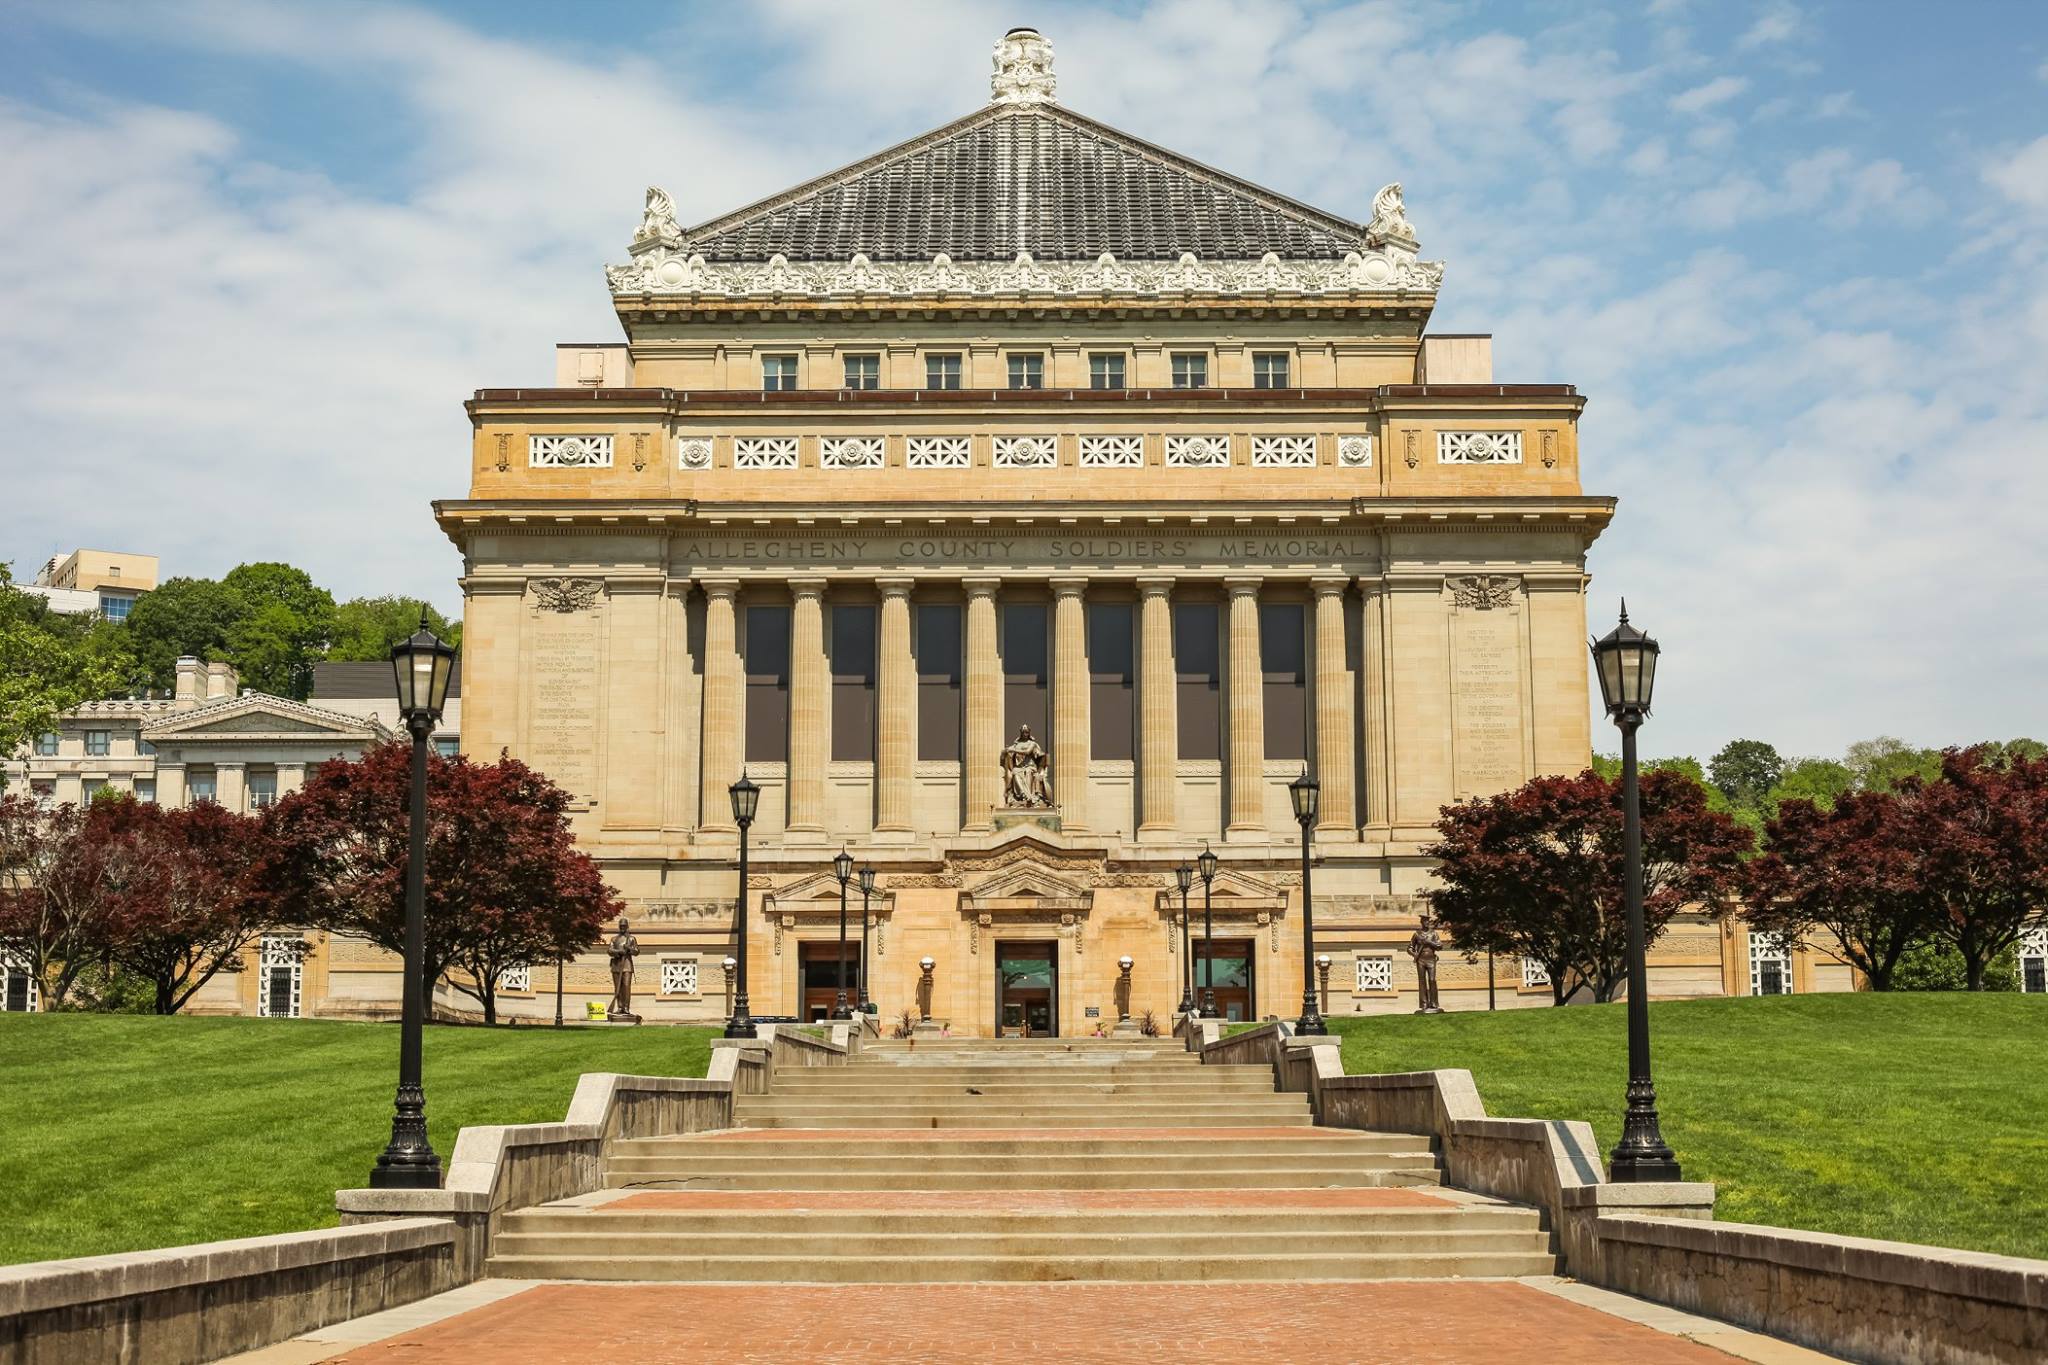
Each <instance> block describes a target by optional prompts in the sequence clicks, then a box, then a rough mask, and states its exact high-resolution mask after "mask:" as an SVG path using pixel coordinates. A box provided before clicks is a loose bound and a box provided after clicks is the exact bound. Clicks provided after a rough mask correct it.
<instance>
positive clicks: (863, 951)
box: [860, 867, 875, 1014]
mask: <svg viewBox="0 0 2048 1365" xmlns="http://www.w3.org/2000/svg"><path fill="white" fill-rule="evenodd" d="M874 894H875V869H874V868H872V867H863V868H862V869H861V870H860V1012H861V1013H862V1014H873V1013H874V1012H875V1002H874V1001H872V1000H870V999H868V898H869V897H871V896H873V895H874Z"/></svg>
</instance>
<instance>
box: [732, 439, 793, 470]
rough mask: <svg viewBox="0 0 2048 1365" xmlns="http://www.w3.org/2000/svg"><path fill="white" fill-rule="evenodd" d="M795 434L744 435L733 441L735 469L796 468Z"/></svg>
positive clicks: (733, 463)
mask: <svg viewBox="0 0 2048 1365" xmlns="http://www.w3.org/2000/svg"><path fill="white" fill-rule="evenodd" d="M796 442H797V438H796V437H794V436H742V437H740V438H739V439H738V440H736V441H734V442H733V443H732V467H733V468H734V469H795V468H796Z"/></svg>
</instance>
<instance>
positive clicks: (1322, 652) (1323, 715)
mask: <svg viewBox="0 0 2048 1365" xmlns="http://www.w3.org/2000/svg"><path fill="white" fill-rule="evenodd" d="M1348 583H1349V580H1348V579H1344V578H1318V579H1316V580H1315V584H1314V586H1315V593H1316V645H1315V648H1316V780H1317V781H1319V782H1321V783H1322V787H1323V790H1322V805H1321V807H1320V813H1319V815H1318V818H1317V820H1316V828H1317V829H1318V830H1326V831H1328V832H1330V833H1331V834H1338V835H1342V836H1343V837H1344V838H1346V839H1349V838H1352V837H1353V836H1355V835H1356V834H1357V833H1358V802H1357V800H1356V798H1355V796H1354V794H1353V791H1352V786H1353V783H1352V780H1351V778H1352V769H1353V751H1352V747H1351V734H1352V729H1351V705H1352V702H1351V694H1352V689H1351V674H1350V670H1349V669H1347V668H1346V667H1345V666H1344V665H1345V659H1344V589H1345V587H1346V585H1347V584H1348Z"/></svg>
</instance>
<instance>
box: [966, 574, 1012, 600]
mask: <svg viewBox="0 0 2048 1365" xmlns="http://www.w3.org/2000/svg"><path fill="white" fill-rule="evenodd" d="M960 586H961V587H963V588H965V589H967V595H968V596H969V597H994V596H995V595H996V589H998V588H1000V587H1002V586H1003V580H1002V579H1000V578H963V579H961V580H960Z"/></svg>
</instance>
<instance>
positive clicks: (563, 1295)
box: [343, 1280, 1728, 1365]
mask: <svg viewBox="0 0 2048 1365" xmlns="http://www.w3.org/2000/svg"><path fill="white" fill-rule="evenodd" d="M1026 1358H1029V1359H1037V1360H1047V1361H1060V1362H1068V1361H1072V1362H1104V1363H1105V1365H1107V1363H1108V1362H1114V1363H1115V1365H1144V1363H1145V1362H1152V1361H1158V1362H1175V1365H1184V1363H1185V1362H1189V1361H1207V1360H1228V1361H1233V1362H1235V1361H1258V1362H1265V1361H1297V1360H1298V1361H1361V1362H1389V1363H1392V1362H1398V1363H1399V1365H1411V1363H1412V1362H1423V1361H1428V1362H1435V1363H1436V1365H1467V1363H1469V1365H1480V1363H1481V1362H1484V1365H1520V1363H1521V1362H1529V1363H1530V1365H1536V1363H1537V1362H1541V1365H1556V1362H1558V1361H1570V1362H1574V1365H1578V1363H1579V1362H1589V1361H1624V1362H1627V1363H1628V1365H1728V1357H1727V1356H1726V1355H1723V1354H1722V1353H1721V1352H1719V1351H1716V1350H1712V1349H1710V1348H1708V1347H1704V1346H1700V1345H1696V1344H1694V1343H1692V1342H1689V1341H1686V1340H1684V1339H1682V1338H1679V1337H1673V1336H1668V1335H1666V1334H1664V1333H1662V1332H1658V1331H1656V1330H1654V1329H1652V1328H1649V1327H1644V1326H1641V1325H1639V1324H1636V1323H1632V1322H1628V1321H1626V1320H1624V1319H1621V1318H1616V1317H1611V1316H1609V1315H1607V1314H1605V1313H1601V1312H1599V1311H1597V1310H1595V1309H1591V1308H1586V1307H1583V1306H1581V1305H1579V1304H1575V1303H1569V1302H1566V1301H1565V1300H1563V1299H1560V1298H1557V1297H1555V1296H1553V1295H1550V1294H1545V1293H1543V1292H1541V1291H1540V1290H1536V1289H1532V1288H1530V1287H1528V1286H1527V1285H1519V1284H1514V1283H1512V1282H1506V1281H1490V1282H1486V1281H1456V1280H1452V1281H1434V1282H1432V1281H1408V1282H1375V1283H1352V1282H1330V1283H1311V1284H1300V1285H1284V1286H1283V1285H1274V1284H966V1285H944V1284H924V1285H730V1284H721V1285H705V1284H690V1285H681V1284H646V1285H590V1284H562V1285H542V1286H539V1287H537V1288H534V1289H530V1290H527V1291H525V1292H524V1293H521V1294H515V1295H513V1296H512V1297H510V1298H508V1299H504V1300H501V1301H499V1302H498V1303H495V1304H491V1305H489V1306H487V1307H483V1308H478V1309H473V1310H472V1311H470V1312H467V1313H464V1314H461V1315H460V1316H457V1317H453V1318H449V1319H448V1320H446V1321H445V1322H440V1323H436V1324H435V1325H433V1326H431V1327H424V1328H421V1329H419V1330H418V1331H414V1332H408V1333H406V1334H405V1335H403V1336H398V1337H393V1338H390V1339H389V1340H386V1341H381V1342H378V1343H376V1344H374V1345H371V1346H366V1347H363V1348H361V1349H359V1350H356V1351H351V1352H350V1353H349V1354H348V1355H347V1356H345V1357H343V1359H344V1360H347V1361H351V1362H357V1363H358V1365H370V1363H374V1362H400V1363H401V1365H454V1362H464V1363H465V1365H467V1363H468V1362H477V1361H520V1362H531V1365H549V1363H550V1362H576V1363H577V1365H585V1363H586V1362H602V1365H653V1362H657V1361H661V1362H667V1361H722V1362H723V1361H730V1362H739V1361H764V1362H775V1365H785V1362H793V1361H849V1362H853V1361H858V1362H860V1363H861V1365H877V1362H888V1365H902V1363H903V1362H915V1361H1012V1360H1019V1359H1026Z"/></svg>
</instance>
